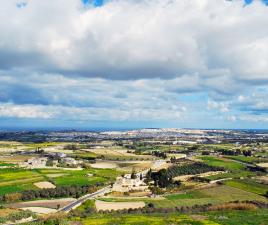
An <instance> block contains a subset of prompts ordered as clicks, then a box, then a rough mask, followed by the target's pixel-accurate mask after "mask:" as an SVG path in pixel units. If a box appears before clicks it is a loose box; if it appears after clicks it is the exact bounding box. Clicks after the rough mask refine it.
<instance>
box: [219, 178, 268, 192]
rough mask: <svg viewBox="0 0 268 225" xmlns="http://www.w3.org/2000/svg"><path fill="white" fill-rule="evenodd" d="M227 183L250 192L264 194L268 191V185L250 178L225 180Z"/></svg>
mask: <svg viewBox="0 0 268 225" xmlns="http://www.w3.org/2000/svg"><path fill="white" fill-rule="evenodd" d="M224 183H225V184H226V185H228V186H231V187H235V188H239V189H242V190H245V191H248V192H252V193H256V194H259V195H264V194H266V192H267V191H268V185H265V184H259V183H256V182H255V181H253V180H250V179H244V180H228V181H225V182H224Z"/></svg>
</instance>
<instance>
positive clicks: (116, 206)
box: [95, 200, 145, 211]
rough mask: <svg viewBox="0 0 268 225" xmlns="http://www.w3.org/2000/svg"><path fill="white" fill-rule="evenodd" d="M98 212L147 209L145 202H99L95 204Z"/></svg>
mask: <svg viewBox="0 0 268 225" xmlns="http://www.w3.org/2000/svg"><path fill="white" fill-rule="evenodd" d="M95 204H96V208H97V210H98V211H99V210H122V209H138V208H143V207H145V203H144V202H105V201H100V200H97V201H96V202H95Z"/></svg>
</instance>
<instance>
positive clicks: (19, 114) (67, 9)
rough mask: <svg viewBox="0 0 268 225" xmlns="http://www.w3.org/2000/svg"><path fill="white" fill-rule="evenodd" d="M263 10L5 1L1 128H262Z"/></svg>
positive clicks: (221, 4) (231, 4) (166, 0)
mask: <svg viewBox="0 0 268 225" xmlns="http://www.w3.org/2000/svg"><path fill="white" fill-rule="evenodd" d="M245 3H246V4H247V6H246V7H245ZM263 3H266V4H267V1H261V0H255V1H249V0H246V1H244V0H241V1H240V0H236V1H222V0H215V1H211V0H203V1H200V0H189V1H179V0H178V1H177V0H174V1H170V0H161V1H155V0H140V1H134V0H109V1H104V0H95V1H94V0H83V1H81V0H69V1H63V0H55V1H52V2H51V1H43V0H36V1H29V0H24V1H17V0H11V1H5V2H4V3H3V4H2V6H1V7H2V10H1V12H0V39H1V42H0V52H1V54H0V129H1V127H2V128H14V129H17V128H27V127H32V128H52V127H54V128H55V127H56V128H83V129H90V128H96V127H101V128H114V129H116V128H138V127H187V128H189V127H192V128H268V104H267V101H266V99H267V97H268V86H267V85H268V62H267V60H266V59H267V58H268V38H267V37H268V31H267V29H264V27H267V26H268V21H267V20H265V18H266V17H267V13H268V7H266V6H265V4H263ZM85 6H86V7H85ZM47 15H49V17H48V16H47ZM59 15H60V16H59ZM7 21H8V23H7Z"/></svg>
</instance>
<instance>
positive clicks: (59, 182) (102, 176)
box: [0, 168, 119, 195]
mask: <svg viewBox="0 0 268 225" xmlns="http://www.w3.org/2000/svg"><path fill="white" fill-rule="evenodd" d="M118 175H119V172H117V171H116V170H113V169H86V170H77V171H75V170H74V171H73V170H62V169H35V170H25V169H19V168H9V169H0V194H1V195H4V194H7V193H12V192H20V191H23V190H34V189H37V187H35V186H34V185H33V184H34V183H36V182H40V181H51V182H52V183H54V184H55V185H56V186H64V185H86V184H95V183H101V182H105V183H106V182H107V183H109V182H110V181H113V180H114V179H115V178H116V177H117V176H118Z"/></svg>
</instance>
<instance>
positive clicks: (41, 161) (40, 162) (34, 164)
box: [20, 157, 48, 169]
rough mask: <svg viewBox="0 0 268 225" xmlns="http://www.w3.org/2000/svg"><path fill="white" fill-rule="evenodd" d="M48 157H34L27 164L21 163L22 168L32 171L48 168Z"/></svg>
mask: <svg viewBox="0 0 268 225" xmlns="http://www.w3.org/2000/svg"><path fill="white" fill-rule="evenodd" d="M47 160H48V159H47V157H40V158H38V157H33V158H30V159H28V160H27V161H26V162H24V163H21V164H20V166H22V167H27V168H30V169H34V168H44V167H46V163H47Z"/></svg>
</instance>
